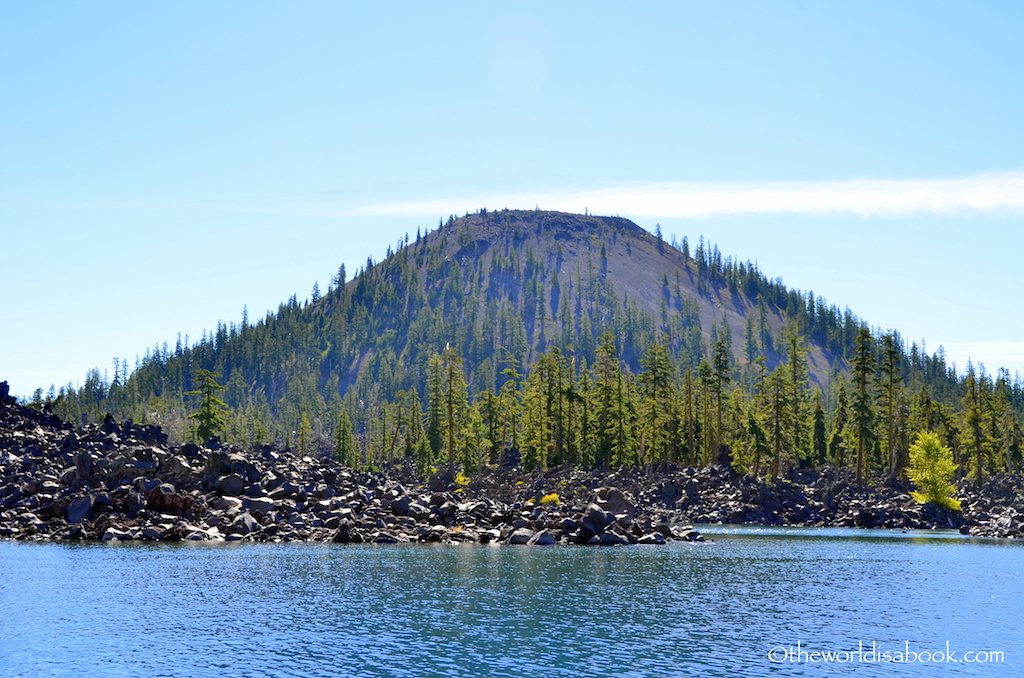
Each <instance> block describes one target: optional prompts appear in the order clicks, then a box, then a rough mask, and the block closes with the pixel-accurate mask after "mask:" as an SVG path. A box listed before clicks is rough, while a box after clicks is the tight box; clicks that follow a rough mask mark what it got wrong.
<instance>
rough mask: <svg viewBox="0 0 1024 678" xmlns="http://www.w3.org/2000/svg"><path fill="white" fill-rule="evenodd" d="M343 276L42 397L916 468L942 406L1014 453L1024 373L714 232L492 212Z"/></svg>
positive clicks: (299, 426)
mask: <svg viewBox="0 0 1024 678" xmlns="http://www.w3.org/2000/svg"><path fill="white" fill-rule="evenodd" d="M346 277H347V276H346V272H345V270H344V267H342V268H341V269H340V270H339V272H338V275H337V276H336V278H335V280H334V281H333V282H332V284H331V285H330V286H329V287H328V289H327V290H326V291H324V292H323V293H321V291H320V290H319V289H317V288H314V290H313V292H312V294H311V297H310V298H309V299H308V300H307V301H304V302H300V301H299V300H298V299H297V297H295V296H293V297H292V298H291V299H289V300H288V301H287V302H286V303H284V304H282V305H281V306H280V308H279V309H278V310H277V312H276V313H272V314H269V315H268V316H267V317H265V318H262V319H259V320H258V321H256V322H254V323H250V322H249V319H248V318H247V317H243V318H242V321H241V323H239V324H235V323H230V324H219V325H218V327H217V329H216V331H215V332H213V333H211V334H209V335H206V336H204V337H203V338H202V339H201V340H200V341H199V342H198V343H196V344H193V345H189V344H188V343H187V342H185V343H182V342H181V341H180V340H179V341H178V342H177V344H176V345H175V346H174V347H173V348H171V347H169V346H168V345H166V344H163V345H161V346H158V347H156V348H155V349H153V350H151V351H150V352H149V353H147V355H146V356H145V358H143V359H142V360H140V361H139V363H138V364H137V365H136V366H135V368H134V369H129V366H128V365H127V363H125V362H119V363H118V362H115V370H114V375H113V379H112V380H110V381H108V380H107V379H106V378H105V377H104V375H102V374H101V373H100V372H99V371H98V370H94V371H92V372H91V373H90V374H89V375H88V377H87V379H86V382H85V385H84V386H82V387H81V388H78V389H76V388H74V387H73V386H72V385H70V384H69V385H68V386H67V387H63V388H61V389H59V390H53V391H52V392H51V393H50V394H49V395H48V397H47V398H46V399H45V400H46V401H48V402H49V403H50V405H51V406H52V407H53V408H54V410H55V411H56V412H57V413H58V414H60V415H61V416H64V417H66V418H68V419H71V420H72V421H75V422H85V421H94V420H97V419H101V418H102V417H103V416H104V415H105V414H106V413H107V412H111V413H112V414H114V416H115V417H118V418H131V419H133V420H134V421H136V422H139V423H142V422H145V423H157V424H160V425H162V426H164V427H165V428H166V429H167V430H168V431H169V432H170V433H171V435H172V436H175V437H177V438H178V439H186V438H188V437H189V436H191V435H193V431H194V428H193V421H192V420H190V419H189V418H188V415H189V414H190V413H191V412H193V410H194V409H195V407H196V400H197V396H196V395H195V388H196V386H197V382H196V375H197V373H198V371H199V370H201V369H203V370H210V371H212V372H215V373H216V374H218V375H220V376H219V380H220V382H221V383H222V384H224V386H225V387H226V389H225V390H224V391H223V393H222V396H221V397H222V398H223V400H224V401H225V402H226V403H227V405H228V407H229V408H230V409H229V411H228V412H227V414H226V427H225V429H224V431H223V434H222V437H225V438H227V439H229V440H231V441H232V442H238V443H241V444H249V443H261V442H277V443H279V444H284V445H290V446H293V447H295V446H298V447H299V448H301V449H302V450H303V451H306V450H309V451H311V452H312V451H319V452H321V453H325V454H326V453H334V454H337V455H339V456H341V457H342V458H344V460H345V461H347V462H349V463H352V464H375V463H379V462H381V461H383V460H388V459H394V458H396V457H406V456H408V457H414V458H415V459H416V460H417V462H418V463H419V464H420V466H421V467H426V466H429V465H433V464H438V463H449V464H451V465H452V467H453V468H454V466H456V465H460V466H461V467H462V468H463V469H464V470H467V471H471V470H473V469H475V468H478V467H479V466H481V465H482V464H486V463H497V462H499V461H502V460H504V459H512V460H517V459H518V458H519V456H520V455H522V456H523V462H524V463H525V464H526V465H527V466H544V465H552V464H563V463H570V464H575V465H581V466H602V465H603V466H608V465H616V466H619V465H627V466H629V465H637V466H652V465H654V464H656V463H661V462H673V463H688V464H697V463H707V462H709V461H713V460H714V459H715V458H716V457H717V455H718V451H719V448H720V446H721V445H722V444H725V445H728V446H729V448H730V449H731V450H732V451H733V455H734V458H733V462H734V463H735V465H736V466H737V467H738V468H743V469H746V470H751V471H755V470H756V471H760V472H762V473H771V474H773V475H777V474H778V473H780V472H781V471H782V470H783V469H785V468H786V467H787V466H791V465H798V464H799V465H820V464H823V463H825V462H827V461H828V462H831V463H837V462H838V463H839V464H840V465H852V466H853V467H855V468H856V469H857V472H858V475H861V474H863V473H866V472H870V471H872V470H885V471H888V472H889V473H890V474H892V475H893V476H894V477H899V476H902V469H903V467H904V466H905V465H906V449H907V447H908V446H909V441H910V440H911V438H912V435H913V434H914V433H915V432H916V431H917V430H921V429H924V428H927V429H934V430H938V431H940V432H941V434H942V435H943V437H944V440H945V441H946V442H947V443H948V444H949V445H950V446H951V447H953V449H955V450H957V453H958V455H960V457H961V458H962V460H963V461H964V462H965V464H964V468H967V462H968V461H969V462H970V463H971V464H974V466H975V467H977V473H978V475H979V477H980V475H981V474H982V473H984V472H987V471H996V470H1001V469H1002V470H1006V469H1008V468H1013V467H1014V466H1015V465H1016V464H1017V463H1018V461H1019V454H1020V453H1019V438H1020V428H1019V423H1018V422H1019V416H1020V414H1021V404H1022V391H1024V389H1022V386H1021V384H1020V382H1019V381H1018V380H1016V379H1014V380H1011V379H1010V376H1009V375H1008V374H1007V373H1005V372H1003V371H1001V372H1000V373H998V374H997V375H988V374H985V373H978V372H976V371H975V370H973V369H972V368H968V370H967V371H966V372H965V373H964V374H957V373H956V372H955V371H953V370H952V369H950V368H949V366H947V365H946V364H945V360H944V358H943V356H942V355H941V353H940V354H935V355H928V354H927V353H926V352H925V351H924V349H923V347H919V346H917V345H916V344H911V345H910V346H907V345H906V344H905V343H904V342H903V340H902V339H901V337H900V336H899V335H898V334H897V333H895V332H889V333H881V332H874V333H872V332H871V331H869V328H868V326H867V325H866V324H865V323H864V322H863V321H861V320H860V319H858V318H856V317H855V316H853V315H852V314H851V313H850V311H849V310H847V309H843V310H840V309H839V308H838V307H837V306H835V305H829V304H827V303H826V302H825V301H824V300H822V299H821V298H819V297H815V295H814V294H813V293H802V292H799V291H795V290H788V289H786V288H785V286H784V285H783V284H782V282H781V280H779V279H775V280H771V279H769V278H767V277H766V276H765V275H763V274H762V273H761V272H760V271H759V270H758V269H757V267H756V266H754V265H752V264H750V263H749V262H739V261H736V260H734V259H732V258H728V257H724V258H723V256H722V254H721V253H720V252H719V251H718V249H717V247H713V246H709V244H706V243H704V242H703V240H699V241H698V242H697V243H690V242H688V241H687V240H686V239H684V240H683V242H682V243H674V242H673V243H669V242H665V241H664V240H663V239H662V238H661V237H660V234H657V235H652V234H649V233H647V232H645V231H643V230H642V229H640V228H639V227H637V226H636V225H635V224H633V223H632V222H630V221H628V220H625V219H621V218H612V217H595V216H581V215H571V214H562V213H554V212H542V211H501V212H486V211H481V212H480V213H478V214H473V215H467V216H466V217H464V218H461V219H454V218H452V219H449V221H448V222H447V223H446V224H443V225H439V227H438V228H437V229H436V230H434V231H432V232H430V233H427V234H423V233H417V235H416V236H415V238H410V237H409V236H406V237H405V238H403V239H402V240H401V241H400V242H399V243H397V244H396V246H395V248H394V249H393V251H392V250H390V249H389V252H388V255H387V257H386V258H385V259H384V260H383V261H381V262H377V263H374V262H372V261H369V260H368V261H367V263H366V266H365V268H363V269H362V270H360V271H358V272H357V273H356V275H355V276H354V277H353V279H352V280H347V279H346ZM37 401H38V402H39V403H40V404H41V403H42V401H43V397H42V394H41V393H40V394H39V396H38V398H37Z"/></svg>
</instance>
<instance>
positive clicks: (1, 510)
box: [0, 384, 703, 546]
mask: <svg viewBox="0 0 1024 678" xmlns="http://www.w3.org/2000/svg"><path fill="white" fill-rule="evenodd" d="M394 471H395V473H393V474H389V475H385V474H382V473H358V472H354V471H352V470H350V469H346V468H343V467H341V466H339V465H337V464H336V463H335V462H333V461H332V460H326V459H314V458H312V457H309V456H303V457H299V456H297V455H295V454H293V453H291V452H289V451H280V450H275V449H272V448H270V447H262V448H259V449H257V450H254V451H249V452H246V451H242V450H239V449H236V448H227V447H221V446H220V445H218V444H214V445H213V447H211V448H200V447H198V446H196V445H181V446H176V447H169V446H167V439H166V436H165V435H164V434H163V433H161V432H160V430H159V429H158V428H156V427H152V426H139V425H135V424H133V423H131V422H130V421H129V422H125V423H118V422H115V421H114V420H113V419H112V418H109V417H108V418H107V419H106V420H105V421H104V422H103V423H102V424H100V425H91V426H86V427H84V428H82V429H79V430H73V429H72V427H71V426H70V425H68V424H66V423H65V422H62V421H60V420H59V419H57V418H56V417H54V416H52V415H50V414H47V413H42V412H38V411H36V410H33V409H30V408H25V407H21V406H19V405H18V404H17V403H16V402H15V401H14V399H13V398H10V397H9V396H8V393H7V389H6V384H2V385H0V538H8V539H23V540H24V539H28V540H73V539H102V540H148V541H169V540H215V541H221V540H228V541H230V540H245V541H322V542H335V543H363V542H373V543H399V542H482V543H488V542H497V543H509V544H533V545H539V546H540V545H550V544H560V543H561V544H600V545H617V544H664V543H665V542H666V541H667V540H673V539H675V540H684V541H701V540H703V538H702V537H701V536H700V535H699V534H698V533H697V532H696V531H694V530H692V529H689V528H685V529H684V528H679V527H675V526H673V527H669V526H667V525H654V524H653V523H652V521H651V520H650V518H648V517H645V516H644V515H643V512H641V511H637V509H636V508H635V506H634V504H633V502H631V501H630V499H629V498H628V497H627V496H626V494H624V493H623V492H622V491H621V490H618V489H616V488H614V487H600V488H596V489H595V490H593V491H592V492H589V493H588V495H589V496H587V497H586V499H585V500H579V501H574V502H571V503H568V504H564V503H562V502H560V501H557V500H548V501H541V499H543V497H537V498H536V500H534V499H532V498H526V499H517V500H511V501H502V500H498V499H495V498H492V497H491V496H489V495H490V494H491V492H489V489H491V488H490V487H489V486H487V485H485V484H481V483H475V484H474V485H473V486H461V485H457V484H455V483H452V482H450V481H446V480H444V479H442V478H436V477H435V478H432V479H431V482H430V484H429V486H427V487H424V486H422V485H417V484H416V483H415V479H414V478H412V476H411V474H410V472H409V471H407V470H405V469H403V468H396V469H394ZM402 476H405V477H402ZM542 484H543V483H542ZM531 486H532V483H531V485H529V486H527V487H531ZM538 491H539V490H538Z"/></svg>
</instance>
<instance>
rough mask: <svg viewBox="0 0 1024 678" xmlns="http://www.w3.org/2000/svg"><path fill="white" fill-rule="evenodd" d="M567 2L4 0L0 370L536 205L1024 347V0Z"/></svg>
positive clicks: (148, 337)
mask: <svg viewBox="0 0 1024 678" xmlns="http://www.w3.org/2000/svg"><path fill="white" fill-rule="evenodd" d="M550 4H551V3H516V4H514V5H513V4H509V3H480V2H472V3H444V4H441V5H440V6H436V4H426V3H419V4H414V3H400V4H393V5H381V4H370V3H358V4H357V3H337V2H330V3H288V4H284V3H277V4H271V3H230V2H222V3H216V4H212V5H211V4H209V3H175V4H173V5H158V4H156V3H147V4H142V3H115V2H90V3H70V2H69V3H60V4H50V3H18V2H0V238H2V240H0V251H2V253H3V257H2V260H0V261H2V264H0V266H2V269H0V270H2V271H3V277H4V284H3V285H2V286H0V323H2V326H0V379H7V380H9V381H10V382H11V386H12V389H13V391H14V392H15V393H17V394H19V395H28V394H30V393H31V391H32V390H33V389H34V388H36V387H42V388H44V389H45V388H47V387H48V386H49V385H50V384H51V383H54V384H57V385H60V384H66V383H67V382H68V381H71V382H75V383H78V382H81V381H82V379H83V378H84V375H85V372H86V370H88V369H89V368H91V367H94V366H98V367H100V368H101V369H102V368H104V367H109V365H110V361H111V359H112V358H114V357H119V358H125V359H127V360H128V361H129V363H134V360H135V356H136V355H142V354H144V353H145V351H146V348H147V347H151V346H153V345H154V344H157V343H160V342H164V341H167V342H169V343H171V344H172V345H173V343H174V341H175V339H176V337H177V335H178V333H179V332H180V333H181V334H182V335H184V334H189V335H190V336H191V337H192V338H193V339H195V338H196V337H198V336H199V335H200V333H201V332H202V330H203V329H204V328H213V327H214V326H215V324H216V322H217V320H219V319H221V320H225V321H237V320H238V319H239V318H240V316H241V311H242V307H243V306H245V305H247V306H248V309H249V312H250V317H255V316H258V315H260V314H262V313H263V312H265V311H266V310H267V309H272V308H276V307H277V305H278V304H279V303H280V302H281V301H283V300H284V299H286V298H287V297H288V296H290V295H291V294H293V293H297V294H298V295H299V297H300V298H304V297H305V296H307V295H308V294H309V290H310V289H311V288H312V286H313V283H314V282H315V281H319V282H320V285H321V286H322V287H325V286H326V284H327V283H328V281H329V280H330V278H331V275H332V274H333V272H334V271H336V270H337V268H338V266H339V264H341V263H342V262H344V263H346V264H347V266H348V268H349V270H350V271H351V270H354V269H355V268H356V267H357V266H359V265H360V263H361V262H365V260H366V257H367V256H373V257H374V258H375V259H377V258H380V257H381V256H383V254H384V252H385V250H386V248H387V246H388V245H389V244H393V243H394V242H395V241H397V240H398V238H399V237H401V236H402V235H403V234H404V233H406V232H409V233H412V234H415V231H416V228H417V227H418V226H427V225H430V226H433V225H435V224H436V223H437V221H438V218H439V217H442V216H443V217H447V215H448V214H450V213H457V214H462V213H465V212H467V211H475V210H477V209H478V208H480V207H483V206H486V207H488V208H492V209H494V208H501V207H510V208H515V207H522V208H532V207H533V206H534V205H539V206H540V207H542V208H547V209H569V210H581V209H582V208H583V207H586V208H588V209H590V210H591V211H592V212H597V213H616V214H621V215H623V216H629V217H631V218H633V219H634V220H635V221H637V223H639V224H640V225H641V226H644V227H645V228H649V229H653V228H654V225H655V224H656V223H660V224H661V225H662V227H663V229H664V231H665V232H666V233H675V234H677V235H678V236H679V237H682V236H683V235H688V236H689V237H690V238H691V239H692V240H695V239H696V238H697V237H698V236H699V235H701V234H703V235H704V236H705V237H707V238H709V239H711V240H713V241H715V242H717V243H718V244H719V246H720V248H721V249H722V251H723V253H724V254H727V255H728V254H732V255H736V256H739V257H740V258H742V259H752V260H757V261H758V263H759V265H760V266H761V269H762V270H763V271H764V272H765V273H766V274H768V275H770V276H772V277H775V276H780V277H782V278H783V279H784V280H785V282H786V283H787V284H789V285H792V286H796V287H799V288H802V289H805V290H806V289H811V290H814V291H815V292H816V293H818V294H821V295H823V296H825V297H826V298H827V299H828V300H829V301H830V302H833V303H838V304H840V305H841V306H849V307H850V308H851V310H853V311H854V313H856V314H858V315H860V316H861V317H863V318H865V319H866V320H867V321H868V322H869V323H871V324H872V325H874V326H877V327H882V328H890V327H895V328H897V329H899V330H900V331H901V332H902V333H903V334H904V335H905V336H907V337H908V338H911V339H921V338H923V339H925V340H926V341H927V345H928V348H929V349H930V350H935V349H937V348H938V346H939V345H940V344H941V345H943V346H944V347H945V348H946V351H947V354H948V355H949V357H950V358H951V359H955V360H957V362H958V364H959V365H963V364H964V363H965V361H966V359H967V357H968V356H970V357H972V358H973V359H974V360H975V361H981V362H984V364H985V365H986V367H987V368H988V369H989V370H990V371H992V370H995V369H996V368H997V367H999V366H1005V367H1008V368H1010V369H1011V371H1016V370H1021V369H1024V319H1022V316H1021V311H1020V303H1019V300H1018V294H1019V291H1020V290H1022V289H1024V274H1022V273H1021V271H1020V264H1019V262H1018V259H1019V257H1020V253H1021V252H1022V247H1021V245H1022V244H1024V235H1022V233H1024V228H1022V227H1024V116H1022V115H1021V113H1020V112H1021V111H1022V110H1024V86H1022V84H1024V41H1021V40H1020V39H1019V36H1020V34H1021V31H1022V29H1024V3H1022V2H1020V1H1017V2H988V3H976V4H975V3H972V4H968V3H943V2H901V3H888V2H846V3H844V2H828V3H824V2H814V1H812V0H807V1H805V2H804V1H797V2H749V3H742V2H737V3H687V2H663V3H662V2H650V3H643V4H640V5H639V6H638V5H637V4H635V3H631V4H624V3H593V2H587V3H559V4H557V5H556V6H554V7H551V6H549V5H550Z"/></svg>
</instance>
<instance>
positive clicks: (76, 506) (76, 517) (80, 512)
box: [68, 494, 93, 525]
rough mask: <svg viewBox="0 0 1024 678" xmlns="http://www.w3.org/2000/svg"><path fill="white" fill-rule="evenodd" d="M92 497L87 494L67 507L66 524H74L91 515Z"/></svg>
mask: <svg viewBox="0 0 1024 678" xmlns="http://www.w3.org/2000/svg"><path fill="white" fill-rule="evenodd" d="M92 505H93V497H92V495H91V494H87V495H85V496H84V497H82V498H81V499H76V500H75V501H73V502H71V504H70V505H69V506H68V523H69V524H72V525H73V524H74V523H77V522H79V521H81V520H83V519H85V518H88V517H90V516H91V515H92Z"/></svg>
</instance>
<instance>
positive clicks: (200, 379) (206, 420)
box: [185, 369, 229, 443]
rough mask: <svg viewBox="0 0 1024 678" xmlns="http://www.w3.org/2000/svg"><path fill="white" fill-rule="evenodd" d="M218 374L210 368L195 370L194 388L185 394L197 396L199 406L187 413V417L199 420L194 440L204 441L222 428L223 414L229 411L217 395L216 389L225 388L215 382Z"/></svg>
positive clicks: (218, 376)
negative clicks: (199, 398) (195, 383)
mask: <svg viewBox="0 0 1024 678" xmlns="http://www.w3.org/2000/svg"><path fill="white" fill-rule="evenodd" d="M219 378H220V375H219V374H217V373H216V372H211V371H210V370H204V369H200V370H199V371H197V372H196V377H195V381H196V382H197V385H196V390H194V391H188V392H187V393H186V394H185V395H190V396H199V397H201V398H202V400H201V401H200V402H199V408H198V409H197V410H196V411H195V412H193V413H192V414H190V415H188V418H189V419H195V420H196V421H197V422H199V425H198V426H197V427H196V440H198V441H199V442H200V443H205V442H206V441H208V440H210V439H211V438H212V437H213V436H215V435H217V434H218V433H220V432H221V431H223V430H224V415H225V414H227V413H228V412H229V408H228V406H227V404H226V403H225V402H224V401H222V400H221V399H220V398H218V397H217V392H218V391H223V390H225V387H224V386H221V385H220V384H218V383H217V379H219Z"/></svg>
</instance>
